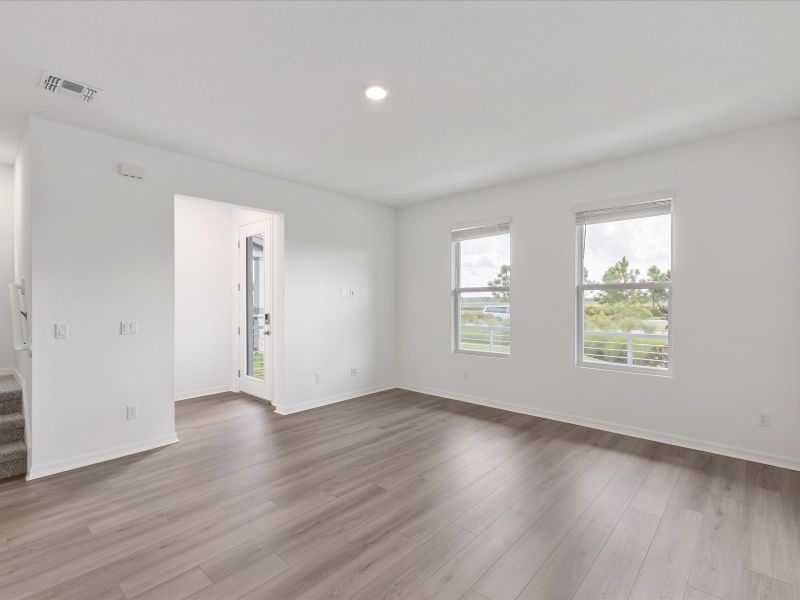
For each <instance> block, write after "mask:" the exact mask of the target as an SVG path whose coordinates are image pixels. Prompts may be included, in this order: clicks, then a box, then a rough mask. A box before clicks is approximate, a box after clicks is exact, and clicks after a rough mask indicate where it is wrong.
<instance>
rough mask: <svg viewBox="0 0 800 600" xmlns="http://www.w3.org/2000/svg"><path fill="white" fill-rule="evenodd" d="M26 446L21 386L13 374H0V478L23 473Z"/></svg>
mask: <svg viewBox="0 0 800 600" xmlns="http://www.w3.org/2000/svg"><path fill="white" fill-rule="evenodd" d="M27 471H28V448H27V446H26V445H25V416H24V415H23V414H22V387H20V385H19V383H18V382H17V378H16V377H14V376H13V375H1V376H0V479H5V478H7V477H16V476H19V475H25V473H27Z"/></svg>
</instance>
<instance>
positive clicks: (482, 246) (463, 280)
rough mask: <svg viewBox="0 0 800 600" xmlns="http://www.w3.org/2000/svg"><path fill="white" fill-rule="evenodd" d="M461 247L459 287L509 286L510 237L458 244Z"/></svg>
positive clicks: (482, 239) (504, 236) (499, 236)
mask: <svg viewBox="0 0 800 600" xmlns="http://www.w3.org/2000/svg"><path fill="white" fill-rule="evenodd" d="M458 243H459V244H460V245H461V272H460V274H459V275H460V286H459V287H462V288H465V287H488V286H495V285H502V286H506V287H508V286H510V285H511V235H510V234H503V235H495V236H492V237H484V238H476V239H474V240H464V241H461V242H458Z"/></svg>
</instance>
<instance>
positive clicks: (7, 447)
mask: <svg viewBox="0 0 800 600" xmlns="http://www.w3.org/2000/svg"><path fill="white" fill-rule="evenodd" d="M27 456H28V448H27V447H26V446H25V442H24V441H22V440H19V441H16V442H8V443H7V444H0V463H4V462H9V461H13V460H16V459H20V458H26V457H27Z"/></svg>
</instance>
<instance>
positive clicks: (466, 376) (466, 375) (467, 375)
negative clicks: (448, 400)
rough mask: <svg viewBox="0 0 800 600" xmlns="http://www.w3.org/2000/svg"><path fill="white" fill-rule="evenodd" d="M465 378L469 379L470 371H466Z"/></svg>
mask: <svg viewBox="0 0 800 600" xmlns="http://www.w3.org/2000/svg"><path fill="white" fill-rule="evenodd" d="M464 379H469V371H464Z"/></svg>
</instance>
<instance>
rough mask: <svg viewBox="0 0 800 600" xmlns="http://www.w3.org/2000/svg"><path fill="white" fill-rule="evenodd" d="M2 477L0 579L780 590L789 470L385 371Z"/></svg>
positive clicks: (497, 599)
mask: <svg viewBox="0 0 800 600" xmlns="http://www.w3.org/2000/svg"><path fill="white" fill-rule="evenodd" d="M176 412H177V428H178V435H179V438H180V440H181V442H180V444H176V445H173V446H170V447H167V448H162V449H159V450H155V451H151V452H147V453H143V454H139V455H136V456H131V457H126V458H123V459H119V460H115V461H111V462H107V463H103V464H99V465H94V466H92V467H87V468H84V469H80V470H76V471H72V472H69V473H64V474H61V475H57V476H53V477H50V478H46V479H42V480H38V481H34V482H30V483H25V482H24V481H19V480H17V481H10V482H5V483H0V598H2V599H3V600H10V599H13V598H27V597H31V598H69V599H77V598H109V599H122V598H154V599H158V600H178V599H181V598H193V599H195V598H219V599H225V600H228V599H233V598H247V599H255V598H269V599H280V598H327V597H337V598H351V597H352V598H359V599H363V600H374V599H377V598H384V597H391V598H414V599H421V598H434V597H435V598H452V599H458V598H465V599H470V600H483V599H487V598H488V599H490V600H504V599H511V598H580V599H597V598H642V599H653V598H675V599H680V598H687V599H691V600H701V599H705V600H708V599H714V598H718V599H723V600H726V599H740V598H771V599H776V600H779V599H782V598H797V597H798V590H800V474H798V473H796V472H792V471H787V470H783V469H778V468H774V467H768V466H763V465H759V464H755V463H749V462H746V461H741V460H735V459H730V458H723V457H720V456H715V455H711V454H705V453H703V452H696V451H692V450H686V449H681V448H676V447H673V446H667V445H664V444H657V443H653V442H648V441H643V440H638V439H634V438H628V437H624V436H620V435H615V434H610V433H606V432H602V431H596V430H591V429H586V428H583V427H577V426H574V425H568V424H564V423H559V422H555V421H548V420H544V419H539V418H536V417H530V416H525V415H520V414H515V413H509V412H504V411H500V410H496V409H492V408H485V407H480V406H474V405H470V404H464V403H460V402H454V401H450V400H444V399H441V398H436V397H433V396H425V395H421V394H416V393H411V392H406V391H402V390H393V391H389V392H383V393H380V394H374V395H371V396H366V397H363V398H359V399H356V400H352V401H349V402H343V403H341V404H336V405H332V406H329V407H325V408H321V409H317V410H313V411H310V412H305V413H300V414H296V415H292V416H288V417H281V416H277V415H275V414H274V413H272V412H271V410H270V409H269V408H268V407H267V406H265V405H262V404H260V403H258V402H255V401H253V400H251V399H247V398H244V397H241V396H237V395H234V394H226V395H219V396H214V397H210V398H206V399H198V400H190V401H184V402H180V403H178V405H177V408H176Z"/></svg>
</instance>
